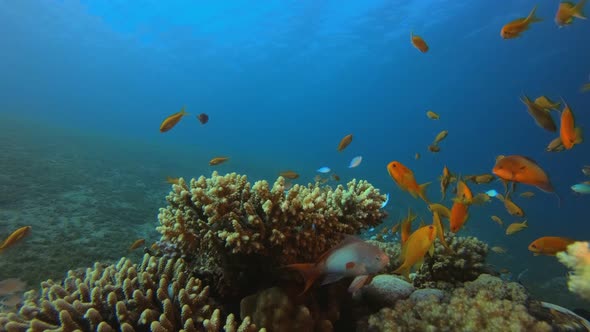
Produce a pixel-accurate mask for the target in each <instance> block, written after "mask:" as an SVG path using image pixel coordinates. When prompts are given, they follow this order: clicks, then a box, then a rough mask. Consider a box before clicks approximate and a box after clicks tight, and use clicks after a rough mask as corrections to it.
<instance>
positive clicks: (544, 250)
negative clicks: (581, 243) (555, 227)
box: [529, 236, 576, 256]
mask: <svg viewBox="0 0 590 332" xmlns="http://www.w3.org/2000/svg"><path fill="white" fill-rule="evenodd" d="M574 242H576V241H575V240H572V239H568V238H565V237H559V236H543V237H540V238H538V239H536V240H535V241H533V242H532V243H531V244H530V245H529V250H530V251H532V252H533V253H534V254H535V256H537V255H548V256H555V254H557V253H558V252H560V251H566V250H567V246H569V245H570V244H572V243H574Z"/></svg>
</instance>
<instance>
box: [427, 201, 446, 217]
mask: <svg viewBox="0 0 590 332" xmlns="http://www.w3.org/2000/svg"><path fill="white" fill-rule="evenodd" d="M428 210H429V211H430V212H432V213H438V215H439V216H440V217H441V218H445V219H450V218H451V210H449V208H448V207H446V206H444V205H442V204H438V203H434V204H430V205H428Z"/></svg>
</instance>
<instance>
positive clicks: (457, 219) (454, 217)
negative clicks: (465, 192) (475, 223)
mask: <svg viewBox="0 0 590 332" xmlns="http://www.w3.org/2000/svg"><path fill="white" fill-rule="evenodd" d="M467 219H469V205H467V204H464V203H461V202H459V201H455V202H454V203H453V207H451V218H450V219H449V221H450V224H451V232H453V233H457V232H458V231H459V230H460V229H461V227H463V225H464V224H465V222H466V221H467Z"/></svg>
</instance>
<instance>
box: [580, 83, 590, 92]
mask: <svg viewBox="0 0 590 332" xmlns="http://www.w3.org/2000/svg"><path fill="white" fill-rule="evenodd" d="M580 91H581V92H588V91H590V83H586V84H584V85H582V88H581V89H580Z"/></svg>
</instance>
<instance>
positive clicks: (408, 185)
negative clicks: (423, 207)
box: [387, 161, 430, 203]
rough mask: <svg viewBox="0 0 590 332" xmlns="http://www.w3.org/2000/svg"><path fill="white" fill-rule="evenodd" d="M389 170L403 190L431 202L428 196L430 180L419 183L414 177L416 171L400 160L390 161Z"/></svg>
mask: <svg viewBox="0 0 590 332" xmlns="http://www.w3.org/2000/svg"><path fill="white" fill-rule="evenodd" d="M387 172H389V176H391V178H392V179H393V180H394V181H395V183H396V184H397V185H398V186H399V187H400V188H401V189H402V190H405V191H407V192H409V193H410V194H411V195H412V196H413V197H420V198H422V199H423V200H424V201H425V202H426V203H429V201H428V198H426V187H427V186H428V185H429V184H430V182H428V183H424V184H421V185H418V183H417V182H416V179H415V178H414V172H412V170H410V169H409V168H407V167H406V166H404V165H403V164H402V163H400V162H398V161H392V162H390V163H389V164H388V165H387Z"/></svg>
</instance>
